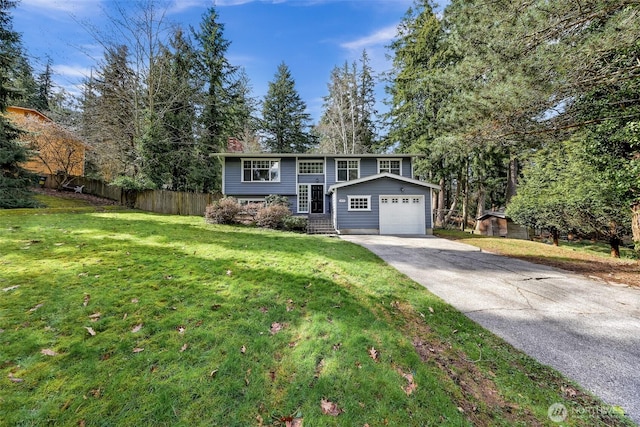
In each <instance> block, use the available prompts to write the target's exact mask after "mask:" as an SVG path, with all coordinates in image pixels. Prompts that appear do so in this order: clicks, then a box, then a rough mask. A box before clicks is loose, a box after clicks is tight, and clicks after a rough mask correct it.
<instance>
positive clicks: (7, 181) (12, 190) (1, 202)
mask: <svg viewBox="0 0 640 427" xmlns="http://www.w3.org/2000/svg"><path fill="white" fill-rule="evenodd" d="M14 6H15V2H13V1H7V0H5V1H2V2H0V113H4V112H5V111H6V108H7V106H8V101H9V99H11V97H12V95H15V89H13V88H12V84H13V82H12V81H11V80H10V77H11V76H12V75H13V72H14V69H13V66H14V65H15V63H16V58H17V57H19V56H20V55H21V53H20V37H19V35H18V34H17V33H16V32H14V31H13V28H12V17H11V15H10V12H9V10H10V9H11V8H12V7H14ZM19 133H20V131H19V130H18V129H16V128H15V127H14V126H13V125H12V124H11V123H10V122H9V121H8V120H7V118H6V117H5V116H4V114H0V208H19V207H30V206H34V205H35V204H36V203H35V201H33V200H32V199H30V194H31V193H30V191H29V187H30V185H31V183H32V181H31V179H30V178H31V176H30V174H29V173H27V172H26V171H25V170H24V169H23V168H22V167H21V166H20V164H21V163H23V162H25V161H26V160H27V158H28V153H27V150H26V149H25V148H24V147H23V146H22V145H20V143H19V142H18V137H19Z"/></svg>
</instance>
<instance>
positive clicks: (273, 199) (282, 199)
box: [264, 194, 289, 208]
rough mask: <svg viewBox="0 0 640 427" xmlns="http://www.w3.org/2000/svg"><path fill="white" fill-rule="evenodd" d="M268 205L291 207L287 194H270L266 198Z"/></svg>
mask: <svg viewBox="0 0 640 427" xmlns="http://www.w3.org/2000/svg"><path fill="white" fill-rule="evenodd" d="M264 201H265V203H266V204H267V206H285V207H287V208H288V207H289V198H288V197H287V196H279V195H277V194H270V195H268V196H267V197H265V198H264Z"/></svg>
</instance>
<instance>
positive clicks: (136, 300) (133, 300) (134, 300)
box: [131, 298, 140, 304]
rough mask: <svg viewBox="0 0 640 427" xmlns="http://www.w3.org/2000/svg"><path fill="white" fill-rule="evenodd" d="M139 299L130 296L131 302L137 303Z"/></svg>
mask: <svg viewBox="0 0 640 427" xmlns="http://www.w3.org/2000/svg"><path fill="white" fill-rule="evenodd" d="M139 301H140V300H139V299H138V298H131V302H132V303H133V304H137V303H138V302H139Z"/></svg>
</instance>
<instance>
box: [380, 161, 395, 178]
mask: <svg viewBox="0 0 640 427" xmlns="http://www.w3.org/2000/svg"><path fill="white" fill-rule="evenodd" d="M383 172H389V173H394V174H396V175H400V160H399V159H378V173H383Z"/></svg>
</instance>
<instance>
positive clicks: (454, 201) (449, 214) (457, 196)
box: [444, 174, 462, 225]
mask: <svg viewBox="0 0 640 427" xmlns="http://www.w3.org/2000/svg"><path fill="white" fill-rule="evenodd" d="M461 181H462V176H461V174H460V175H458V182H457V183H456V194H455V196H453V202H452V203H451V209H449V212H447V215H446V216H445V217H444V225H446V224H449V222H450V221H451V217H452V216H453V212H454V211H455V209H456V206H457V205H458V198H459V197H460V186H461V185H462V184H461Z"/></svg>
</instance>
